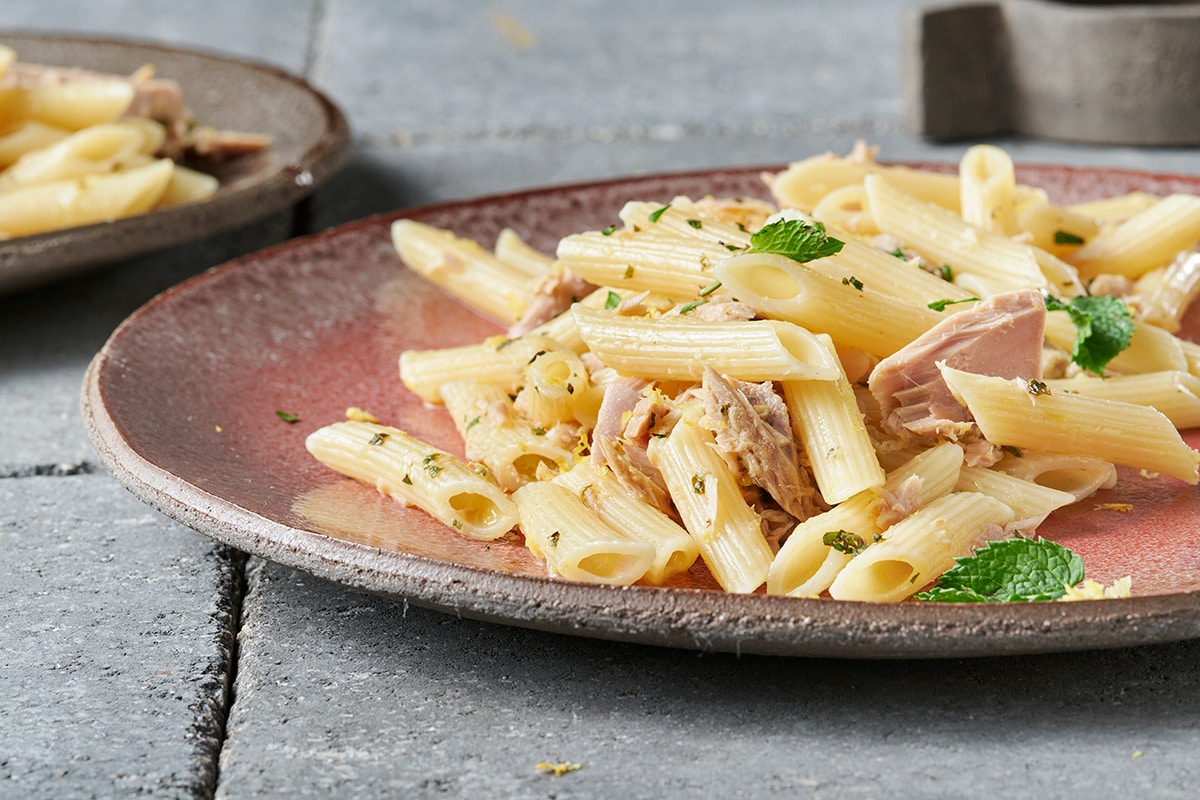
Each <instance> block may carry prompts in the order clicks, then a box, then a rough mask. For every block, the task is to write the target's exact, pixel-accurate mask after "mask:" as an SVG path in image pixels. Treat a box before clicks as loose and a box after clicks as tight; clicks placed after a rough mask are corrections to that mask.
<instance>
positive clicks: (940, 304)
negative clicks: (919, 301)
mask: <svg viewBox="0 0 1200 800" xmlns="http://www.w3.org/2000/svg"><path fill="white" fill-rule="evenodd" d="M978 302H979V298H978V297H964V298H963V299H962V300H934V301H933V302H932V303H930V304H929V307H930V308H932V309H933V310H934V311H945V310H946V306H952V305H956V304H958V303H978Z"/></svg>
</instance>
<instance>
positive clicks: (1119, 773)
mask: <svg viewBox="0 0 1200 800" xmlns="http://www.w3.org/2000/svg"><path fill="white" fill-rule="evenodd" d="M252 564H253V566H252V569H251V570H250V577H249V587H248V594H247V599H246V603H245V607H244V617H243V619H244V624H243V628H242V638H241V651H240V661H239V671H238V680H237V687H236V692H237V702H236V704H235V705H234V709H233V714H232V716H231V719H230V724H229V741H228V744H227V748H226V751H225V753H224V755H223V761H222V764H221V785H220V787H219V790H218V797H225V798H237V797H250V796H255V795H256V794H257V793H276V794H283V795H287V796H292V797H326V796H330V795H332V794H337V793H338V792H339V791H346V790H347V787H351V786H352V787H353V792H354V794H355V795H356V796H358V797H379V798H383V797H413V798H423V797H494V798H523V797H546V798H549V797H557V798H597V799H600V798H608V797H612V796H614V794H613V793H614V791H615V788H614V787H620V790H619V791H620V795H621V796H623V797H630V798H662V797H692V796H697V795H699V794H701V793H703V796H706V797H797V796H802V797H815V798H834V797H847V796H861V797H880V798H883V797H907V796H921V797H931V798H955V797H973V796H990V792H992V791H993V790H995V789H999V788H1000V787H1004V791H1003V792H1002V794H1004V795H1005V796H1012V797H1021V796H1033V795H1034V794H1037V795H1038V796H1041V797H1068V796H1072V797H1080V796H1088V795H1090V794H1093V793H1101V792H1104V791H1106V790H1109V789H1111V788H1112V787H1114V786H1119V787H1121V791H1122V792H1123V793H1128V794H1129V795H1130V796H1135V797H1155V798H1169V797H1185V796H1187V795H1188V793H1189V792H1190V791H1193V790H1194V787H1195V785H1196V781H1197V780H1200V759H1197V758H1196V755H1197V754H1198V753H1200V711H1198V709H1200V674H1198V673H1197V672H1196V669H1195V665H1196V663H1197V659H1198V658H1200V642H1187V643H1182V644H1177V645H1170V646H1156V647H1147V648H1141V649H1132V650H1116V651H1110V652H1093V653H1074V654H1066V655H1052V656H1042V657H1037V658H1023V659H982V660H958V661H927V662H902V663H879V662H852V661H851V662H845V661H827V660H800V659H797V660H779V659H771V658H760V657H741V658H738V657H735V656H726V655H699V654H696V653H693V652H686V651H673V650H661V649H655V648H648V647H641V646H637V645H625V644H613V643H606V642H599V641H592V640H586V639H577V638H571V637H562V636H554V635H550V634H543V633H538V632H533V631H527V630H519V629H510V628H504V627H498V626H495V625H488V624H484V623H478V622H473V621H470V620H463V619H458V618H455V617H453V616H448V615H444V614H438V613H434V612H430V611H426V610H424V609H420V608H416V607H408V606H405V605H404V604H401V603H394V602H390V601H387V600H381V599H377V598H373V597H369V596H366V595H362V594H357V593H355V592H352V591H348V590H344V589H341V588H338V587H335V586H331V585H328V584H325V583H322V582H320V581H318V580H316V579H314V578H311V577H309V576H306V575H303V574H299V573H296V572H292V571H290V570H287V569H284V568H282V567H278V566H275V565H272V564H267V563H264V562H260V561H252ZM543 761H548V762H562V761H571V762H576V763H579V764H581V768H580V769H579V770H578V771H576V772H572V773H570V774H567V775H564V776H562V777H557V778H556V777H553V776H548V775H545V774H541V773H539V772H538V771H537V770H536V769H535V766H536V765H537V764H538V763H539V762H543Z"/></svg>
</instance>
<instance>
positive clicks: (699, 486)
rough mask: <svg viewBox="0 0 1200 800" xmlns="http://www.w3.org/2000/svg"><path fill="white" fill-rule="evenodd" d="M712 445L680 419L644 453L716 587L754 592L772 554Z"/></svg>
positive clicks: (708, 438)
mask: <svg viewBox="0 0 1200 800" xmlns="http://www.w3.org/2000/svg"><path fill="white" fill-rule="evenodd" d="M715 444H716V443H715V442H714V441H713V437H712V434H710V433H709V432H708V431H706V430H704V429H703V428H701V427H700V426H699V425H697V424H695V423H694V422H691V421H690V420H688V419H683V420H680V421H679V422H678V423H677V424H676V425H675V427H674V428H673V429H672V430H671V433H670V435H669V436H666V437H665V438H652V439H651V440H650V446H649V448H648V450H647V452H648V454H649V456H650V461H651V462H652V463H653V464H654V466H655V467H657V468H658V469H659V471H660V472H662V476H663V478H664V479H665V480H666V483H667V489H668V491H669V492H670V495H671V499H672V500H673V501H674V502H675V507H676V508H677V509H678V510H679V516H680V517H681V518H682V519H683V524H684V527H685V528H687V530H688V532H689V533H691V535H692V536H693V537H694V538H695V539H696V543H697V545H698V546H699V548H700V556H701V558H703V559H704V563H705V564H706V565H707V566H708V569H709V571H710V572H712V574H713V577H714V578H715V579H716V581H717V583H719V584H720V585H721V588H723V589H725V591H727V592H753V591H754V590H755V589H757V588H758V587H759V586H761V585H762V583H763V581H765V580H766V579H767V570H768V569H769V568H770V566H771V558H772V555H773V554H772V552H771V547H770V545H768V544H767V540H766V538H765V537H764V536H763V532H762V527H761V523H760V520H759V517H758V514H757V513H756V512H755V511H754V509H752V508H750V506H748V505H747V504H746V501H745V499H744V498H743V497H742V492H741V489H740V488H739V487H738V482H737V477H736V476H735V475H734V474H733V473H732V472H731V471H730V469H729V466H728V465H727V464H726V463H725V460H724V459H723V458H722V457H721V454H720V453H719V452H717V450H716V448H715Z"/></svg>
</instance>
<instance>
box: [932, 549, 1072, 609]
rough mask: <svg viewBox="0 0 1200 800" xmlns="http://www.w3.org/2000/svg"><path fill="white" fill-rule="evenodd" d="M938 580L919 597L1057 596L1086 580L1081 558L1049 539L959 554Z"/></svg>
mask: <svg viewBox="0 0 1200 800" xmlns="http://www.w3.org/2000/svg"><path fill="white" fill-rule="evenodd" d="M955 560H956V561H957V562H958V563H957V564H956V565H955V566H953V567H951V568H950V569H948V570H946V572H944V573H943V574H942V577H941V578H939V579H938V582H937V584H935V585H934V587H933V588H932V589H930V590H929V591H927V592H918V593H917V595H916V598H917V599H918V600H924V601H926V602H934V603H1017V602H1034V601H1038V600H1056V599H1058V598H1059V597H1062V596H1063V595H1064V594H1066V593H1067V592H1066V587H1068V586H1075V585H1076V584H1078V583H1080V582H1081V581H1082V580H1083V559H1081V558H1080V557H1079V556H1077V555H1076V554H1075V553H1073V552H1071V551H1070V550H1069V549H1067V548H1066V547H1063V546H1062V545H1060V544H1056V543H1054V542H1051V541H1047V540H1046V539H1027V538H1025V537H1017V538H1016V539H1006V540H1004V541H999V542H989V543H987V544H986V545H984V546H983V547H981V548H978V549H976V550H975V553H974V555H970V556H966V557H964V558H958V559H955Z"/></svg>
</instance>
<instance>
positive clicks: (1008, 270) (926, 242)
mask: <svg viewBox="0 0 1200 800" xmlns="http://www.w3.org/2000/svg"><path fill="white" fill-rule="evenodd" d="M866 188H867V197H868V199H869V202H870V208H871V214H872V216H874V218H875V222H876V224H878V225H879V229H880V230H881V231H883V232H884V233H887V234H890V235H892V236H895V237H896V238H897V239H899V240H900V241H902V242H904V243H905V244H906V245H908V246H909V247H911V248H913V249H914V250H916V251H917V252H918V253H920V254H921V255H922V256H923V257H924V258H925V259H926V260H927V261H928V262H929V263H931V264H949V265H950V267H952V268H953V270H954V274H955V276H956V278H955V279H956V281H957V280H961V278H962V277H963V276H964V275H965V276H970V277H971V278H972V280H973V282H974V283H975V284H977V285H978V286H979V287H980V288H981V289H982V290H983V292H984V293H985V294H989V295H990V294H997V293H999V292H1004V291H1010V290H1012V289H1025V288H1035V289H1040V288H1049V289H1051V290H1053V291H1056V292H1058V293H1059V294H1064V295H1066V296H1068V297H1074V296H1076V295H1078V294H1082V287H1081V285H1080V284H1079V281H1078V278H1077V277H1076V276H1075V274H1074V270H1073V269H1072V268H1071V267H1070V266H1069V265H1067V264H1064V263H1062V262H1060V261H1059V260H1058V259H1056V258H1054V257H1053V256H1051V255H1050V254H1048V253H1045V252H1044V251H1043V252H1039V251H1037V250H1036V248H1033V247H1030V246H1029V245H1025V244H1021V243H1020V242H1017V241H1014V240H1013V239H1010V238H1008V237H1005V236H999V235H997V234H995V233H989V232H987V231H982V230H980V229H979V228H976V227H974V226H973V225H970V224H968V223H967V222H964V221H963V220H962V218H961V217H959V216H957V215H956V214H952V213H950V212H948V211H946V210H945V209H943V208H940V207H938V206H935V205H933V204H932V203H925V202H922V201H920V200H918V199H917V198H915V197H913V196H911V195H907V194H905V193H904V192H902V191H900V190H899V189H897V188H896V187H894V186H892V185H891V184H889V183H888V181H887V180H886V179H885V178H884V177H882V176H879V175H870V176H868V177H867V179H866Z"/></svg>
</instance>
